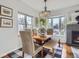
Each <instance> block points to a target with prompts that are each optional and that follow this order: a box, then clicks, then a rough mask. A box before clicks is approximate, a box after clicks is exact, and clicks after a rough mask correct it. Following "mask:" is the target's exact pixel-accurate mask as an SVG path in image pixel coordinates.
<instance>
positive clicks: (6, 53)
mask: <svg viewBox="0 0 79 59" xmlns="http://www.w3.org/2000/svg"><path fill="white" fill-rule="evenodd" d="M20 48H22V47H18V48H15V49H13V50H11V51H8V52H6V53H4V54H2V55H0V57H4V56H6V55H7V54H9V53H11V52H13V51H15V50H17V49H20Z"/></svg>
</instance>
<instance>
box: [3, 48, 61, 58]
mask: <svg viewBox="0 0 79 59" xmlns="http://www.w3.org/2000/svg"><path fill="white" fill-rule="evenodd" d="M61 55H62V47H57V48H56V49H55V53H54V56H52V54H50V52H48V50H47V49H45V51H44V58H61ZM2 58H22V48H21V49H18V50H15V51H14V52H12V53H10V54H8V55H6V56H4V57H2ZM25 58H32V57H31V56H29V55H27V54H26V55H25ZM36 58H40V53H39V54H38V55H37V56H36Z"/></svg>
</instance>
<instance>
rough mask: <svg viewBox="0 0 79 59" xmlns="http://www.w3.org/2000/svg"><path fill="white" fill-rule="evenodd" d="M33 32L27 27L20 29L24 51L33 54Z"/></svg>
mask: <svg viewBox="0 0 79 59" xmlns="http://www.w3.org/2000/svg"><path fill="white" fill-rule="evenodd" d="M31 33H32V32H31V30H30V29H26V30H25V31H20V35H21V39H22V49H23V52H25V53H27V54H30V55H33V51H34V43H33V39H32V34H31Z"/></svg>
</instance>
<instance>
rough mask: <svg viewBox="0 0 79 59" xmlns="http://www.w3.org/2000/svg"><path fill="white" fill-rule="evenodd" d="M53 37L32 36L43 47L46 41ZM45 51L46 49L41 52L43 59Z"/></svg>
mask: <svg viewBox="0 0 79 59" xmlns="http://www.w3.org/2000/svg"><path fill="white" fill-rule="evenodd" d="M50 37H51V36H49V35H45V36H40V35H34V36H32V38H33V39H35V40H36V41H37V42H40V44H41V45H43V44H44V42H45V41H46V40H48V38H50ZM38 44H39V43H38ZM43 51H44V49H43V50H42V51H41V54H42V55H41V56H42V57H43Z"/></svg>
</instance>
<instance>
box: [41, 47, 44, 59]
mask: <svg viewBox="0 0 79 59" xmlns="http://www.w3.org/2000/svg"><path fill="white" fill-rule="evenodd" d="M43 51H44V48H43V49H42V50H41V58H43Z"/></svg>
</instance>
